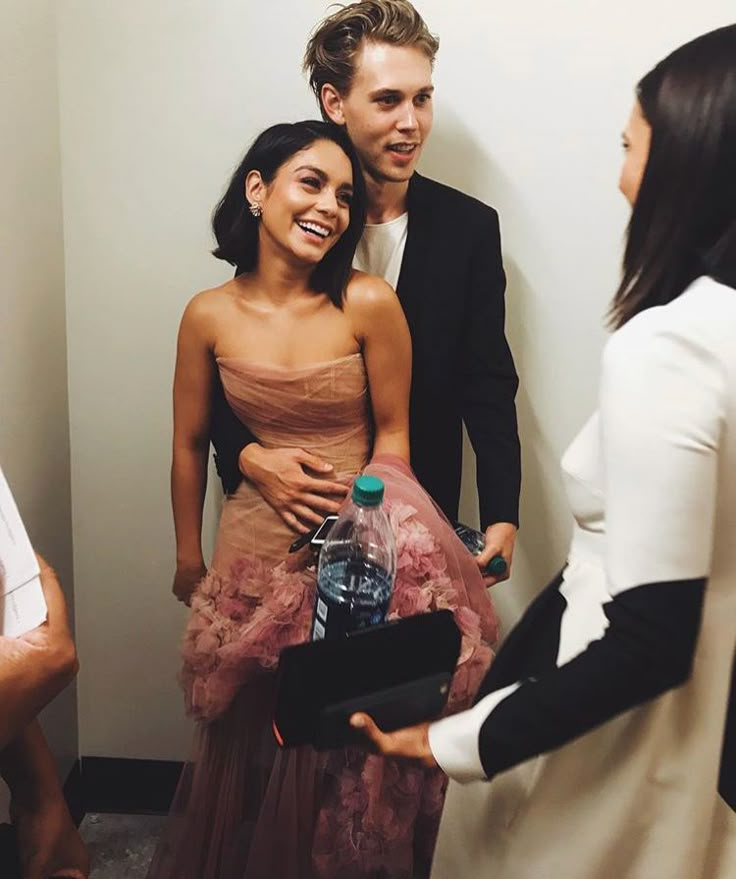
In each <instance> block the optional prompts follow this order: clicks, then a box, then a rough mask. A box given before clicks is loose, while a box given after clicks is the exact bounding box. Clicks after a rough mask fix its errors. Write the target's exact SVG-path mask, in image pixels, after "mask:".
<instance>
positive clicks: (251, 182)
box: [245, 170, 266, 206]
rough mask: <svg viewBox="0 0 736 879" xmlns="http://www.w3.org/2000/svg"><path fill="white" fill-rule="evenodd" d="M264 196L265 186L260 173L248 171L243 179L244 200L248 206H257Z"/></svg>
mask: <svg viewBox="0 0 736 879" xmlns="http://www.w3.org/2000/svg"><path fill="white" fill-rule="evenodd" d="M265 194H266V184H265V183H264V181H263V177H261V172H260V171H255V170H254V171H249V172H248V176H247V177H246V178H245V199H246V201H247V202H248V204H251V205H252V204H259V205H261V202H262V201H263V197H264V196H265ZM261 206H262V205H261Z"/></svg>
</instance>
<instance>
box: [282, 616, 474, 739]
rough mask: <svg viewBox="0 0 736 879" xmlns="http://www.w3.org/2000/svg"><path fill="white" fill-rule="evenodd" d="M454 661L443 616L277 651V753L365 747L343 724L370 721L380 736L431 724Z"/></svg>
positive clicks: (455, 642)
mask: <svg viewBox="0 0 736 879" xmlns="http://www.w3.org/2000/svg"><path fill="white" fill-rule="evenodd" d="M459 655H460V632H459V630H458V628H457V626H456V624H455V620H454V619H453V615H452V612H451V611H449V610H439V611H434V612H432V613H426V614H420V615H418V616H413V617H405V618H403V619H400V620H396V621H394V622H390V623H386V624H384V625H381V626H374V627H372V628H369V629H362V630H361V631H358V632H356V633H354V634H352V635H350V636H348V637H346V638H342V639H341V640H338V641H311V642H309V643H306V644H298V645H296V646H294V647H287V648H286V649H285V650H283V651H282V652H281V656H280V659H279V667H278V673H277V685H276V707H275V711H274V719H273V729H274V734H275V736H276V740H277V741H278V743H279V744H280V745H281V746H282V747H287V748H288V747H294V746H297V745H305V744H309V745H313V746H314V747H316V748H319V749H326V748H337V747H342V746H344V745H348V744H354V743H356V742H363V743H364V742H365V739H364V738H363V737H362V735H361V733H360V732H358V731H356V730H353V729H352V727H350V725H349V723H348V720H349V718H350V715H351V714H353V713H354V712H355V711H365V712H367V713H368V714H370V715H371V716H372V717H373V719H374V720H375V721H376V723H377V724H378V725H379V727H381V729H383V730H384V731H387V732H388V731H391V730H394V729H399V728H401V727H404V726H411V725H413V724H415V723H421V722H423V721H426V720H431V719H433V718H435V717H437V716H438V715H439V714H440V713H441V712H442V709H443V708H444V707H445V703H446V702H447V695H448V692H449V689H450V683H451V681H452V676H453V674H454V671H455V666H456V665H457V660H458V656H459Z"/></svg>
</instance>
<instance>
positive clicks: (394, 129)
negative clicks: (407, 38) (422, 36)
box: [322, 41, 433, 183]
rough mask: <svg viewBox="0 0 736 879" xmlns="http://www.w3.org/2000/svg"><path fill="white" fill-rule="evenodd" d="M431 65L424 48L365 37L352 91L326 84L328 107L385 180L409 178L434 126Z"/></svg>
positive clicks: (366, 165) (375, 175)
mask: <svg viewBox="0 0 736 879" xmlns="http://www.w3.org/2000/svg"><path fill="white" fill-rule="evenodd" d="M432 91H433V86H432V64H431V62H430V60H429V58H428V57H427V56H426V55H425V54H424V52H423V51H422V50H421V49H418V48H414V47H410V46H392V45H390V44H388V43H373V42H368V41H365V42H364V43H363V46H362V48H361V50H360V52H359V54H358V57H357V59H356V71H355V77H354V79H353V84H352V87H351V89H350V91H349V92H348V94H347V95H339V94H337V93H336V92H335V91H334V89H331V87H330V86H325V87H324V89H323V92H322V99H323V105H324V108H325V111H326V112H327V114H328V115H329V117H330V118H331V119H332V121H333V122H336V123H337V124H338V125H345V126H346V128H347V132H348V134H349V135H350V139H351V140H352V142H353V144H354V146H355V149H356V150H357V152H358V155H359V157H360V161H361V164H362V166H363V169H364V171H365V173H366V175H368V176H369V177H371V178H372V179H373V180H375V181H376V182H380V183H402V182H405V181H407V180H408V179H409V178H410V177H411V175H412V174H413V173H414V170H415V168H416V166H417V162H418V161H419V156H420V155H421V152H422V146H423V145H424V141H425V140H426V139H427V138H428V137H429V132H430V131H431V130H432Z"/></svg>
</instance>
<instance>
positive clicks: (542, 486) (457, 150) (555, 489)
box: [421, 108, 571, 631]
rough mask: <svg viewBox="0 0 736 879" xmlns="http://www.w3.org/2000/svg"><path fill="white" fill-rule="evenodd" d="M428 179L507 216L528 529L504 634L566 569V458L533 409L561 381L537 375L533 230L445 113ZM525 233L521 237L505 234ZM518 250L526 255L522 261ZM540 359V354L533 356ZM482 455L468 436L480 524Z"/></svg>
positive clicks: (465, 515)
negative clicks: (530, 275)
mask: <svg viewBox="0 0 736 879" xmlns="http://www.w3.org/2000/svg"><path fill="white" fill-rule="evenodd" d="M421 171H422V173H424V174H426V175H427V176H429V177H433V178H435V179H437V180H440V181H442V182H443V183H447V184H448V185H450V186H453V187H455V188H456V189H460V190H462V191H463V192H466V193H469V194H471V195H474V196H475V197H476V198H479V199H481V200H482V201H485V202H486V203H488V204H491V205H493V206H494V207H495V208H496V209H497V210H498V212H499V214H500V216H501V232H502V243H503V248H504V254H503V258H504V268H505V270H506V278H507V288H506V332H507V337H508V339H509V344H510V345H511V349H512V351H513V354H514V360H515V363H516V368H517V371H518V373H519V378H520V384H519V392H518V394H517V397H516V406H517V413H518V419H519V435H520V437H521V448H522V477H523V478H522V496H521V514H520V518H521V530H520V532H519V538H518V541H517V545H516V552H515V555H514V566H513V576H512V578H511V580H510V581H508V582H506V583H504V584H501V585H500V586H498V587H496V589H495V590H494V595H493V597H494V601H495V603H496V606H497V609H498V611H499V614H500V616H501V620H502V623H503V627H504V631H508V628H509V627H510V626H511V625H513V623H514V622H515V621H516V620H517V619H518V617H519V615H520V614H521V612H522V611H523V610H524V609H525V607H526V606H527V605H528V603H529V602H530V601H531V600H532V598H533V597H534V596H535V595H536V594H537V593H538V592H539V590H540V589H542V588H543V587H544V586H545V585H546V584H547V583H548V582H549V581H550V580H551V579H552V577H553V576H554V574H555V573H556V572H557V571H558V570H559V569H560V568H561V567H562V564H563V562H564V558H565V552H566V549H567V544H568V540H569V527H570V521H571V520H570V513H569V510H568V506H567V502H566V500H565V495H564V492H563V488H562V480H561V477H560V469H559V455H558V453H557V451H556V450H555V449H554V448H553V447H552V444H551V443H550V441H549V438H548V435H547V434H546V433H545V426H544V425H543V424H541V423H540V421H539V418H538V416H537V413H536V411H535V406H534V395H533V392H532V390H531V389H532V388H534V387H536V388H537V389H538V390H537V393H539V388H540V384H544V383H546V382H548V381H554V380H555V379H554V372H553V371H552V370H549V371H545V373H544V375H545V378H544V381H543V382H540V376H537V375H533V374H532V370H533V369H536V370H537V371H539V370H540V361H541V360H542V359H543V358H540V357H539V356H538V350H537V349H538V348H539V346H542V345H543V344H544V333H543V330H542V328H541V326H540V325H539V322H538V316H537V315H536V314H535V309H534V307H533V303H534V299H535V296H534V291H533V290H532V288H531V286H530V284H529V282H528V281H527V279H526V278H525V275H524V272H523V270H522V268H521V264H522V261H523V255H522V251H521V250H520V249H519V248H517V247H516V246H515V238H516V239H518V237H519V235H520V234H523V235H524V251H526V252H533V249H534V248H535V242H534V240H530V239H529V237H528V235H529V234H532V235H533V234H534V233H533V231H530V230H533V229H534V224H532V223H525V222H524V217H523V210H524V209H523V204H522V203H521V199H520V198H519V196H518V194H517V192H516V191H515V189H514V186H513V184H512V182H511V181H510V180H509V179H508V178H507V177H506V176H505V175H504V174H503V172H502V171H501V170H500V169H499V168H498V167H497V166H496V165H495V164H494V163H493V161H492V159H491V158H490V156H489V154H488V152H487V151H486V150H485V149H484V147H483V146H482V145H481V144H479V143H478V142H476V141H475V140H474V139H473V137H472V135H471V134H470V132H469V131H468V130H467V129H466V128H465V127H464V126H463V125H462V124H460V123H459V121H458V119H457V118H456V117H454V115H453V114H452V112H451V111H449V112H448V110H447V108H443V110H442V122H441V123H438V124H437V125H436V126H435V129H434V131H433V133H432V137H431V139H430V141H429V143H428V145H427V148H426V150H425V152H424V155H423V157H422V167H421ZM506 229H509V230H518V234H517V235H516V236H514V235H513V234H511V235H506V234H505V230H506ZM517 250H518V252H519V255H518V257H517ZM533 352H535V353H534V354H533ZM477 510H478V500H477V491H476V486H475V456H474V455H473V452H472V449H471V447H470V442H469V440H468V438H467V436H466V437H465V455H464V461H463V492H462V497H461V501H460V516H461V519H462V520H463V521H468V522H471V523H472V522H477Z"/></svg>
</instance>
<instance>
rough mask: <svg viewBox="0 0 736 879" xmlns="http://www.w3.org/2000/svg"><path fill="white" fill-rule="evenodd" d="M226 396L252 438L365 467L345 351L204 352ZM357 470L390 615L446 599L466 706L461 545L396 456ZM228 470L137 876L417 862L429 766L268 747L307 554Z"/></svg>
mask: <svg viewBox="0 0 736 879" xmlns="http://www.w3.org/2000/svg"><path fill="white" fill-rule="evenodd" d="M218 366H219V370H220V374H221V377H222V382H223V386H224V388H225V394H226V396H227V399H228V402H229V403H230V405H231V406H232V407H233V409H234V410H235V412H236V413H237V414H238V416H239V417H240V418H241V419H242V420H243V421H244V422H245V423H246V424H247V425H248V427H249V428H250V429H251V430H252V432H253V433H254V434H255V436H257V437H258V438H259V441H260V442H261V443H263V444H264V445H265V446H271V447H285V446H299V447H303V448H306V449H309V450H311V451H313V452H314V453H316V454H318V455H319V456H320V457H321V458H324V459H325V460H327V461H329V462H330V463H331V464H333V465H334V467H335V474H336V476H337V477H338V478H343V479H346V480H351V479H352V478H353V477H355V475H356V474H357V473H359V472H360V471H361V470H363V469H364V468H366V464H367V463H368V459H369V454H370V447H371V428H370V423H371V422H370V408H369V407H370V404H369V397H368V384H367V377H366V371H365V367H364V363H363V359H362V357H361V355H360V354H355V355H351V356H348V357H343V358H340V359H338V360H335V361H331V362H327V363H320V364H314V365H312V366H309V367H305V368H300V369H283V368H278V367H270V366H269V367H265V366H257V365H254V364H250V363H248V362H246V361H244V360H241V359H240V358H221V359H220V360H219V362H218ZM367 470H368V471H369V472H371V473H374V474H375V475H377V476H379V477H381V478H382V479H383V480H384V482H385V485H386V499H387V508H388V511H389V514H390V517H391V521H392V524H393V526H394V529H395V531H396V536H397V546H398V573H397V578H396V585H395V590H394V596H393V599H392V603H391V607H390V615H391V616H392V617H395V616H408V615H411V614H416V613H421V612H423V611H428V610H433V609H438V608H450V609H452V610H453V611H454V612H455V618H456V621H457V623H458V625H459V627H460V629H461V631H462V632H463V644H462V653H461V657H460V664H459V667H458V671H457V673H456V675H455V679H454V683H453V686H452V690H451V695H450V703H449V707H448V710H449V711H457V710H459V709H460V708H463V707H466V706H467V705H468V704H469V703H470V701H471V699H472V696H473V693H474V692H475V690H476V688H477V686H478V685H479V683H480V680H481V678H482V676H483V674H484V672H485V670H486V668H487V666H488V664H489V662H490V660H491V655H492V653H491V645H492V644H493V643H494V642H495V639H496V617H495V614H494V612H493V608H492V606H491V603H490V600H489V598H488V596H487V593H486V590H485V588H484V586H483V582H482V579H481V577H480V575H479V573H478V570H477V568H476V566H475V565H474V563H473V560H472V558H471V556H470V555H469V554H468V552H467V551H466V550H465V549H464V547H463V546H462V544H461V543H460V541H459V540H458V539H457V538H456V536H455V534H454V532H453V531H452V529H451V528H450V526H449V524H448V523H447V521H446V519H445V518H444V517H443V516H442V514H441V513H440V512H439V511H438V509H437V508H436V507H435V505H434V504H433V502H432V501H431V500H430V498H429V496H428V495H427V494H426V492H424V491H423V489H422V488H421V487H420V486H419V484H418V483H417V481H416V479H415V477H414V476H413V474H412V472H411V470H410V468H409V467H408V466H407V465H406V464H404V463H403V462H402V461H401V460H400V459H398V458H392V457H388V456H383V457H376V458H374V459H373V460H372V461H371V463H370V464H368V467H367ZM293 540H294V534H293V533H292V532H291V531H289V529H288V528H287V527H286V525H284V523H283V522H282V520H281V519H280V517H279V516H278V515H277V514H276V513H275V512H274V511H273V510H272V509H271V507H269V506H268V504H266V503H265V501H264V500H263V499H262V498H261V496H260V495H259V493H258V492H257V491H256V490H255V488H254V487H253V486H252V485H250V484H248V483H246V482H244V483H243V484H242V485H241V486H240V488H239V489H238V490H237V492H236V493H235V494H234V495H233V496H231V497H229V498H228V499H227V500H226V502H225V505H224V509H223V512H222V518H221V521H220V528H219V532H218V538H217V544H216V548H215V553H214V557H213V559H212V567H211V569H210V571H209V573H208V574H207V576H206V577H205V578H204V580H202V582H201V583H200V584H199V586H198V587H197V590H196V592H195V594H194V596H193V599H192V613H191V617H190V619H189V623H188V625H187V629H186V632H185V636H184V646H183V658H184V665H183V671H182V675H181V681H182V684H183V687H184V691H185V695H186V705H187V710H188V712H189V713H190V714H191V715H192V716H193V717H195V718H196V719H197V720H198V721H199V723H198V733H197V737H196V740H195V748H194V754H193V757H192V761H191V763H189V764H187V766H186V768H185V770H184V772H183V774H182V778H181V780H180V783H179V788H178V790H177V793H176V797H175V799H174V804H173V806H172V810H171V816H170V819H169V822H168V827H167V830H166V832H165V834H164V837H163V838H162V840H161V842H160V843H159V846H158V849H157V851H156V854H155V856H154V859H153V861H152V863H151V867H150V869H149V873H148V876H149V879H362V877H366V879H367V877H386V879H400V877H401V879H404V877H407V879H412V877H417V876H423V875H426V873H427V872H428V868H429V863H430V861H431V857H432V850H433V847H434V841H435V835H436V831H437V827H438V822H439V816H440V811H441V808H442V803H443V799H444V792H445V779H444V776H443V775H442V773H440V772H439V771H437V770H434V771H430V770H425V769H423V768H421V767H418V766H416V765H413V764H408V763H399V762H395V761H392V760H386V759H384V758H382V757H378V756H375V755H370V754H368V753H367V752H365V751H362V750H357V749H344V750H340V751H334V752H329V753H317V752H315V751H314V750H312V749H311V748H299V749H294V750H285V751H282V750H280V749H279V748H278V747H277V745H276V743H275V741H274V736H273V732H272V728H271V711H272V704H273V695H274V680H275V675H274V670H275V667H276V665H277V662H278V656H279V652H280V650H281V648H282V647H284V646H285V645H287V644H293V643H296V642H299V641H305V640H307V639H308V637H309V626H310V621H311V614H312V606H313V601H314V591H315V570H314V566H313V565H314V558H313V556H312V555H311V553H310V551H309V550H308V549H304V550H302V551H300V552H298V553H295V554H293V555H288V554H287V549H288V547H289V545H290V544H291V543H292V541H293Z"/></svg>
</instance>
